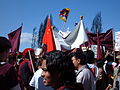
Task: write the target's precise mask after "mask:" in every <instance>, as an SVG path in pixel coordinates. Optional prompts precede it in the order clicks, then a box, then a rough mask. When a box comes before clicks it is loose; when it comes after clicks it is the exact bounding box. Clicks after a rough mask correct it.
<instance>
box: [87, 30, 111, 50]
mask: <svg viewBox="0 0 120 90" xmlns="http://www.w3.org/2000/svg"><path fill="white" fill-rule="evenodd" d="M87 35H88V39H89V40H88V43H89V46H90V45H97V35H96V34H93V33H87ZM99 40H100V43H101V45H102V46H105V49H106V50H109V51H113V29H109V30H107V32H106V33H100V34H99Z"/></svg>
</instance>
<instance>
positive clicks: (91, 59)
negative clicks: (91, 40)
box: [84, 50, 98, 78]
mask: <svg viewBox="0 0 120 90" xmlns="http://www.w3.org/2000/svg"><path fill="white" fill-rule="evenodd" d="M84 54H85V56H86V60H87V65H88V66H89V67H90V70H91V71H92V72H93V75H94V76H95V77H96V78H97V77H98V67H97V65H96V60H95V54H94V52H93V51H92V50H87V51H85V52H84Z"/></svg>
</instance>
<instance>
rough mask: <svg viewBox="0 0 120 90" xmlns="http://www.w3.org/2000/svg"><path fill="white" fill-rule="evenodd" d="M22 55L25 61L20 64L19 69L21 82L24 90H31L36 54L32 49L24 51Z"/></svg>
mask: <svg viewBox="0 0 120 90" xmlns="http://www.w3.org/2000/svg"><path fill="white" fill-rule="evenodd" d="M22 54H23V61H22V62H21V63H20V65H19V69H18V76H19V81H20V84H21V88H22V89H23V90H24V89H26V90H30V86H29V82H30V80H31V78H32V76H33V74H34V67H33V66H32V65H33V61H34V58H35V54H34V50H33V49H32V48H26V49H24V51H23V52H22Z"/></svg>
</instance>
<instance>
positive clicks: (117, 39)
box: [115, 31, 120, 51]
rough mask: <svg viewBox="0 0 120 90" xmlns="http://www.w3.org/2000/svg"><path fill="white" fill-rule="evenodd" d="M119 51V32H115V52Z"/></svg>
mask: <svg viewBox="0 0 120 90" xmlns="http://www.w3.org/2000/svg"><path fill="white" fill-rule="evenodd" d="M119 50H120V31H119V32H115V51H119Z"/></svg>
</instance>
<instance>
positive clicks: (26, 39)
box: [20, 32, 32, 44]
mask: <svg viewBox="0 0 120 90" xmlns="http://www.w3.org/2000/svg"><path fill="white" fill-rule="evenodd" d="M20 42H21V44H31V43H32V33H26V32H25V33H21V40H20Z"/></svg>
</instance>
